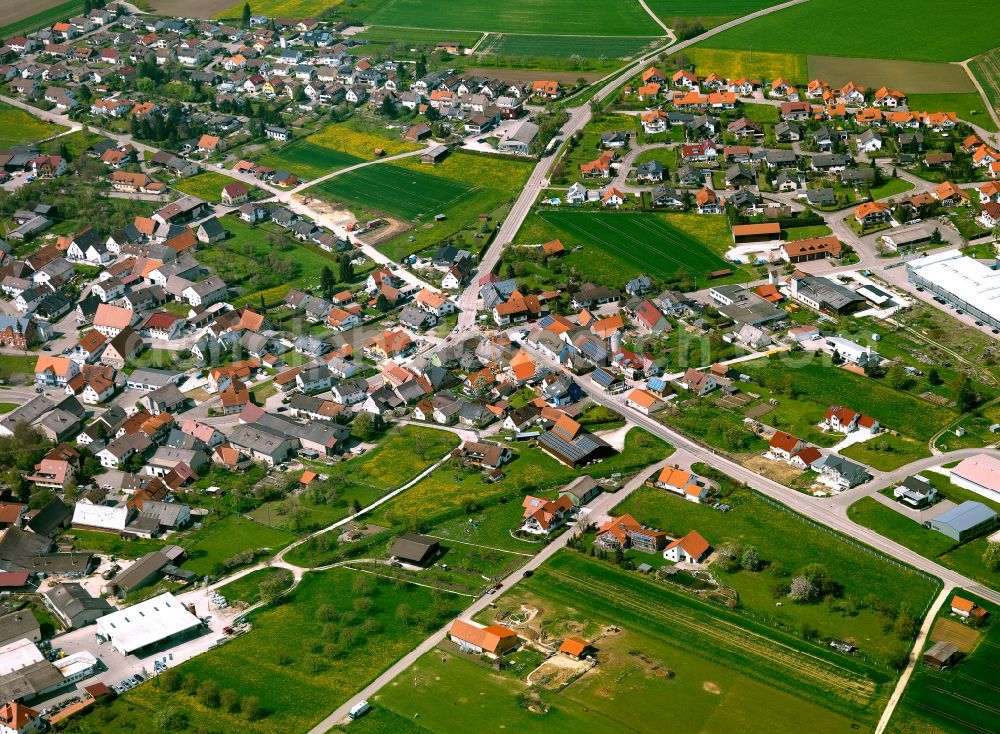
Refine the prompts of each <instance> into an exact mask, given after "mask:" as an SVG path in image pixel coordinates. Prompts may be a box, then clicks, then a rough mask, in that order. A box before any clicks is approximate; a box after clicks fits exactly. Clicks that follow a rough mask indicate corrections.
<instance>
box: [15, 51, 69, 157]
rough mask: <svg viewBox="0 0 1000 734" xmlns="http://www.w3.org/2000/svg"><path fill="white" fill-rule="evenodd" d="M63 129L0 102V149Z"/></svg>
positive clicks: (29, 141)
mask: <svg viewBox="0 0 1000 734" xmlns="http://www.w3.org/2000/svg"><path fill="white" fill-rule="evenodd" d="M0 37H2V36H0ZM65 129H66V128H65V127H64V126H62V125H54V124H53V125H50V124H47V123H44V122H42V121H41V120H39V119H38V118H37V117H35V116H34V115H32V114H29V113H27V112H25V111H24V110H20V109H18V108H16V107H11V106H10V105H8V104H4V103H3V102H0V150H2V149H6V148H9V147H10V146H12V145H18V144H20V143H35V142H38V141H39V140H41V139H42V138H47V137H49V136H51V135H58V134H59V133H61V132H62V131H63V130H65Z"/></svg>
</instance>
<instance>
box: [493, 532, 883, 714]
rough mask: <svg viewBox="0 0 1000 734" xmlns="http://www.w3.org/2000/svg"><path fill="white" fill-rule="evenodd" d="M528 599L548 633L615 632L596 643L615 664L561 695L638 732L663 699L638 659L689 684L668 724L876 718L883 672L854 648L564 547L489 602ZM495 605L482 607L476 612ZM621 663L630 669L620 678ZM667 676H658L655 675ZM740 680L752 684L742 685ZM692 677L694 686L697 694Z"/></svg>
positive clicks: (513, 603) (512, 603)
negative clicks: (833, 645) (811, 639)
mask: <svg viewBox="0 0 1000 734" xmlns="http://www.w3.org/2000/svg"><path fill="white" fill-rule="evenodd" d="M533 599H537V608H539V609H541V610H542V613H543V619H545V623H546V627H545V629H546V632H547V633H548V634H549V635H551V636H552V637H553V638H555V639H558V638H559V636H560V633H562V634H565V630H566V629H567V628H572V629H574V630H577V629H579V630H580V631H581V632H582V633H583V634H584V635H587V636H592V635H594V634H595V633H596V632H597V631H598V630H600V629H601V628H602V627H603V626H604V625H608V624H614V625H617V626H618V627H620V628H621V629H622V630H623V631H624V633H623V637H625V638H626V639H624V640H621V641H620V643H621V644H620V645H619V644H618V643H619V640H618V639H617V638H616V637H617V636H609V637H606V638H603V639H601V640H599V641H598V644H597V647H598V649H599V650H601V649H602V646H607V648H609V652H610V653H612V655H613V654H614V652H616V651H627V652H626V659H625V661H622V662H624V663H625V664H624V665H621V667H619V668H618V669H617V670H615V668H616V667H618V666H614V665H612V666H610V667H611V669H610V670H608V671H598V674H597V675H596V676H595V678H596V679H595V680H588V679H587V678H586V677H585V678H584V679H583V680H581V681H579V682H578V683H576V684H573V685H572V686H570V687H569V688H568V689H567V691H566V693H564V694H563V695H567V694H569V695H571V696H573V698H574V699H576V701H578V703H577V704H576V705H581V704H582V705H586V706H588V708H591V707H592V708H594V709H596V710H597V712H598V713H604V714H606V715H613V716H614V719H615V721H618V720H619V717H620V719H621V720H622V721H623V722H624V723H626V724H627V725H628V726H629V728H630V729H633V728H634V729H635V730H638V731H655V730H651V729H649V728H647V727H648V726H650V725H655V723H654V722H653V721H650V722H649V723H648V724H647V723H643V722H644V721H645V720H649V719H651V718H652V717H651V716H650V713H651V710H652V709H653V708H655V709H656V710H662V708H661V704H660V701H661V700H663V699H664V698H666V700H670V699H671V690H670V688H667V689H666V690H664V688H662V687H658V695H651V693H652V692H651V691H650V690H648V688H646V687H647V686H652V685H653V683H652V682H651V681H649V680H648V679H647V680H643V679H644V678H645V677H646V676H644V675H643V673H644V672H646V673H653V670H650V669H649V668H653V669H654V670H655V668H657V667H661V668H666V669H667V670H670V671H672V672H673V673H674V677H673V678H669V677H668V681H669V685H674V684H676V686H677V687H678V688H681V689H685V688H687V687H689V686H690V689H689V690H690V691H691V693H690V694H689V695H687V696H684V695H683V694H682V693H680V691H678V692H677V693H678V695H680V696H681V697H682V700H684V701H685V704H684V705H679V704H678V705H670V706H668V708H669V710H670V711H671V716H672V717H676V720H677V723H678V725H679V727H680V728H681V729H683V730H691V731H728V730H733V729H738V728H739V727H740V725H739V724H738V723H737V722H740V721H743V722H746V721H758V722H759V723H760V722H763V721H764V720H765V719H766V721H767V724H766V728H767V730H770V729H771V727H773V726H779V725H781V724H780V723H779V722H782V721H787V722H788V724H791V723H792V722H793V721H798V722H799V724H801V722H803V721H809V724H810V727H812V726H816V727H818V728H819V729H820V730H823V731H844V732H846V731H848V730H849V729H850V728H851V726H852V724H854V725H855V726H857V727H859V728H861V729H862V730H864V728H865V725H866V724H870V723H872V722H873V721H874V719H875V718H877V716H878V713H879V710H880V706H879V704H880V702H881V701H882V700H883V699H884V696H885V694H886V692H887V687H886V686H885V684H886V683H887V682H888V681H889V680H890V679H891V676H890V675H888V674H887V673H885V672H883V671H881V670H878V669H877V668H874V667H873V666H869V665H865V664H864V663H863V662H862V661H861V660H859V659H857V658H849V657H845V656H842V655H837V654H835V653H832V651H830V650H829V648H824V647H822V646H820V645H815V644H810V643H806V642H804V641H803V640H801V639H798V638H796V637H794V636H792V635H790V634H788V633H786V632H782V631H779V630H777V629H774V628H771V627H768V626H767V625H763V624H760V623H759V622H757V621H755V620H752V619H750V618H749V617H748V616H747V615H745V614H741V613H739V612H733V611H729V610H727V609H725V608H724V607H723V606H721V605H715V604H710V603H708V602H704V601H702V600H700V599H699V598H697V597H695V596H693V595H691V594H689V593H688V592H686V591H683V590H681V589H680V588H679V587H677V586H675V585H672V584H666V583H663V582H658V581H655V580H653V579H651V578H647V577H644V576H642V575H641V574H637V573H634V572H624V571H622V570H621V569H619V568H617V567H615V566H614V565H612V564H610V563H608V562H606V561H599V560H595V559H593V558H589V557H587V556H585V555H583V554H580V553H576V552H572V551H561V552H560V553H558V554H557V555H556V556H554V557H553V558H552V559H551V560H550V561H549V562H548V563H547V564H545V565H543V566H542V567H541V568H540V569H538V571H536V573H535V575H534V576H533V577H532V578H531V579H530V580H528V581H526V582H524V583H523V584H519V585H518V587H517V588H516V589H514V590H512V591H511V592H510V593H509V595H508V596H506V597H501V598H500V600H499V602H498V605H499V606H500V611H501V612H502V611H503V610H509V609H512V608H513V609H517V608H518V607H519V605H520V604H521V603H527V604H528V605H529V606H536V604H535V603H533V601H532V600H533ZM496 614H497V613H496V612H493V611H491V610H486V612H484V613H483V614H481V615H480V617H479V618H480V619H481V620H488V619H492V618H493V617H494V615H496ZM647 644H649V648H648V649H647ZM634 651H641V652H643V653H646V655H647V656H648V658H651V659H653V660H655V661H656V664H654V665H650V666H649V667H646V666H644V665H643V663H644V662H646V661H644V660H643V659H642V657H641V656H640V657H637V656H636V655H635V654H634ZM609 662H612V664H613V663H614V659H613V658H612V660H611V661H609ZM600 667H601V666H599V668H600ZM629 667H631V668H633V671H632V674H633V675H635V676H636V677H635V679H629V673H628V672H626V671H627V669H628V668H629ZM644 668H645V670H644ZM661 675H662V673H661ZM654 676H655V673H654ZM668 681H662V680H661V681H660V686H662V685H663V684H664V683H668ZM706 683H707V684H709V685H706ZM713 683H714V684H715V686H712V685H710V684H713ZM752 684H756V685H752ZM574 686H579V687H578V688H577V689H576V690H574ZM743 686H749V688H750V689H753V691H755V693H751V692H750V690H747V689H744V690H743V692H741V688H742V687H743ZM758 686H760V687H758ZM699 688H700V689H701V691H700V694H701V695H696V693H695V692H696V691H697V690H698V689H699ZM609 689H610V690H609ZM644 689H645V690H644ZM716 690H718V691H719V693H718V694H716V693H715V691H716ZM706 693H707V694H709V695H704V694H706ZM755 694H756V695H755ZM720 695H721V696H722V698H721V699H720V697H719V696H720ZM577 697H579V698H577ZM602 699H603V700H602ZM556 706H557V707H558V703H557V704H556ZM760 707H763V708H760ZM778 710H784V711H785V713H778ZM765 711H768V712H770V713H765ZM762 717H764V718H762ZM716 719H717V720H716ZM716 727H718V728H716ZM748 730H749V731H757V730H758V728H757V727H756V726H751V727H749V728H748ZM789 731H791V729H789Z"/></svg>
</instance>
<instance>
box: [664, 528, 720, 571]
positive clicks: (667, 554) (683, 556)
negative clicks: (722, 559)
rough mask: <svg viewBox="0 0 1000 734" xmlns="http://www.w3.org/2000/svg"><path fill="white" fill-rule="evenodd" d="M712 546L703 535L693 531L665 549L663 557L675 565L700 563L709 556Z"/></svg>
mask: <svg viewBox="0 0 1000 734" xmlns="http://www.w3.org/2000/svg"><path fill="white" fill-rule="evenodd" d="M711 547H712V546H711V545H710V544H709V542H708V541H707V540H705V538H703V537H702V535H701V533H699V532H698V531H697V530H692V531H691V532H690V533H688V534H687V535H685V536H684V537H683V538H677V540H674V541H673V542H671V543H670V544H669V545H667V547H666V548H664V549H663V557H664V558H666V559H667V560H668V561H673V562H674V563H698V562H700V561H701V559H703V558H705V556H707V555H708V551H709V549H710V548H711Z"/></svg>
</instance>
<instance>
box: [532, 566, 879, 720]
mask: <svg viewBox="0 0 1000 734" xmlns="http://www.w3.org/2000/svg"><path fill="white" fill-rule="evenodd" d="M540 575H541V576H542V577H543V581H546V583H545V585H544V590H543V591H542V592H540V593H542V594H544V595H551V596H553V597H556V598H559V599H562V600H565V601H566V602H567V603H571V604H573V605H576V606H578V607H579V606H580V605H582V604H587V605H591V608H592V609H595V611H596V610H600V613H602V614H603V615H606V616H610V617H611V618H612V619H618V620H621V622H622V623H623V626H625V627H628V626H629V624H633V625H636V626H639V627H641V628H642V632H643V634H647V635H650V636H652V637H658V638H661V639H664V640H665V641H668V642H669V643H670V644H672V645H676V646H677V647H680V648H681V649H684V650H685V651H688V652H691V653H694V654H697V655H701V656H703V657H707V658H710V659H712V660H713V661H716V662H723V664H728V666H729V667H732V668H735V669H737V670H739V671H740V672H741V673H742V674H744V675H747V676H749V677H752V678H755V679H757V680H759V681H761V682H763V683H766V684H768V685H771V686H773V687H775V688H779V689H781V690H785V691H788V692H791V693H794V694H796V695H802V694H805V695H806V696H807V697H810V698H811V699H813V700H815V701H816V702H817V703H819V704H821V705H824V706H826V707H828V708H833V709H834V710H838V711H846V712H849V713H850V714H851V715H855V716H856V715H857V713H858V710H859V709H865V708H867V707H868V706H869V705H870V704H871V703H872V702H873V700H874V699H875V698H876V696H877V693H878V687H877V685H876V683H875V681H873V680H872V679H871V678H869V677H868V676H867V675H865V674H864V673H863V672H861V671H858V670H852V669H850V668H849V667H847V666H844V665H839V664H837V663H836V662H834V661H832V660H828V659H825V658H823V657H820V656H818V655H814V654H811V653H808V652H806V651H804V650H802V649H800V648H798V647H796V646H793V645H791V644H788V643H786V642H782V641H781V640H780V639H777V637H778V635H777V634H775V635H769V634H764V632H763V628H760V627H759V625H756V624H754V623H752V622H751V621H750V620H746V619H741V620H740V621H739V623H736V622H735V621H730V620H728V619H726V618H725V616H726V615H723V614H716V613H713V610H711V609H709V608H708V607H707V606H704V605H703V604H702V603H700V602H697V601H695V600H693V599H685V598H682V597H681V596H679V595H677V594H676V593H675V592H672V591H671V590H668V589H666V588H665V587H662V586H660V585H659V584H655V583H651V582H648V581H643V580H641V579H638V578H636V577H633V576H630V577H629V578H628V585H627V586H626V585H624V578H623V583H622V584H615V583H613V582H610V583H609V582H607V581H603V580H601V579H599V578H597V577H595V576H587V577H581V575H580V574H576V573H572V572H569V571H563V570H560V569H558V568H548V569H544V570H543V571H542V573H541V574H540ZM549 577H551V578H549ZM637 587H638V588H637ZM665 597H674V598H673V599H669V598H665ZM674 601H676V602H677V603H676V604H674V603H667V604H665V603H664V602H674ZM612 610H615V611H614V612H612ZM622 612H624V613H625V614H622ZM754 628H757V629H759V630H761V631H755V629H754ZM838 703H839V704H840V705H838Z"/></svg>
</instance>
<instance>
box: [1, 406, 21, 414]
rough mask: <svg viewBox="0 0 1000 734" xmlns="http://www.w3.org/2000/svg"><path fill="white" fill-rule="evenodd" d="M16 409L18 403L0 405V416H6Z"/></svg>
mask: <svg viewBox="0 0 1000 734" xmlns="http://www.w3.org/2000/svg"><path fill="white" fill-rule="evenodd" d="M17 407H18V403H0V415H6V414H7V413H9V412H11V411H12V410H14V409H15V408H17Z"/></svg>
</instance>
